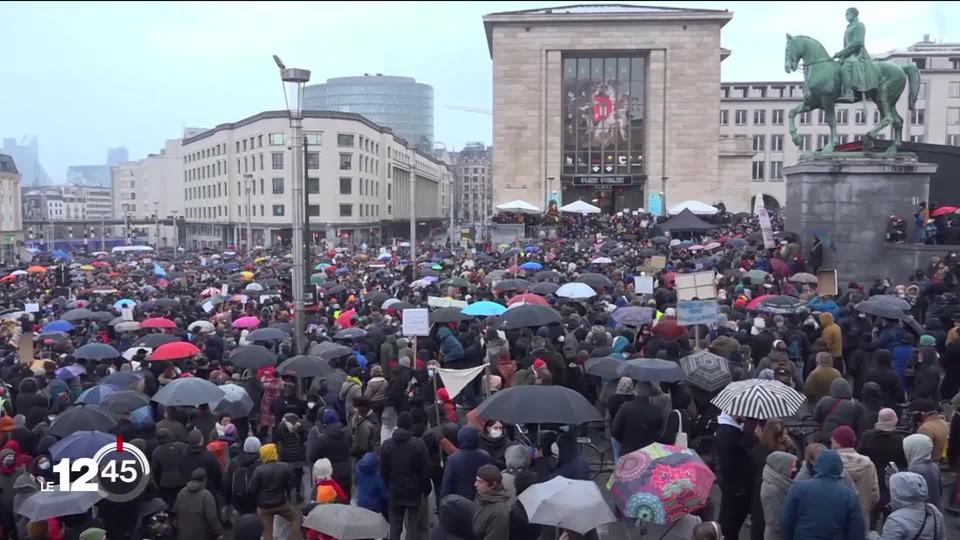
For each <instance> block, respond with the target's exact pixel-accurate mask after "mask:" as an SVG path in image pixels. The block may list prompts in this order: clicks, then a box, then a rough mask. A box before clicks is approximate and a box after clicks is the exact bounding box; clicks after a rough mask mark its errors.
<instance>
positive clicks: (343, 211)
mask: <svg viewBox="0 0 960 540" xmlns="http://www.w3.org/2000/svg"><path fill="white" fill-rule="evenodd" d="M340 217H353V205H352V204H341V205H340Z"/></svg>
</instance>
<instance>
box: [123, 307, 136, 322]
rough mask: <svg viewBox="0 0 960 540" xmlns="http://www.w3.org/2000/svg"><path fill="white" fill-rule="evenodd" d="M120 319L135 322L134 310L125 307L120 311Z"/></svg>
mask: <svg viewBox="0 0 960 540" xmlns="http://www.w3.org/2000/svg"><path fill="white" fill-rule="evenodd" d="M120 317H121V318H122V319H123V320H125V321H132V320H133V308H131V307H124V308H122V309H121V310H120Z"/></svg>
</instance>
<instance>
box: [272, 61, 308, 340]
mask: <svg viewBox="0 0 960 540" xmlns="http://www.w3.org/2000/svg"><path fill="white" fill-rule="evenodd" d="M273 61H274V62H276V64H277V67H278V68H280V80H281V81H283V97H284V100H285V101H286V104H287V112H288V113H289V114H290V128H291V130H292V131H293V160H292V161H293V163H292V167H291V171H292V175H293V205H292V206H293V216H292V217H293V231H292V234H291V243H292V244H293V246H292V247H293V250H292V251H293V276H292V281H293V313H294V328H295V333H294V338H295V339H296V352H297V354H301V353H303V352H304V348H305V345H306V340H305V339H304V338H305V336H304V330H305V328H306V314H305V312H304V308H303V300H304V294H305V292H306V291H305V287H304V281H305V279H306V277H305V276H306V274H307V270H306V268H304V260H305V257H304V239H303V231H304V227H303V222H304V217H305V216H306V214H307V208H306V205H305V204H304V198H303V193H304V185H303V184H304V180H303V173H305V172H306V168H304V171H302V172H301V171H300V168H301V167H303V165H304V163H303V162H304V157H303V155H302V152H303V146H302V144H303V141H302V140H301V139H302V137H303V135H302V132H303V86H304V84H306V83H307V82H308V81H309V80H310V70H307V69H297V68H288V67H287V66H285V65H284V63H283V62H282V61H281V60H280V58H279V57H277V55H273Z"/></svg>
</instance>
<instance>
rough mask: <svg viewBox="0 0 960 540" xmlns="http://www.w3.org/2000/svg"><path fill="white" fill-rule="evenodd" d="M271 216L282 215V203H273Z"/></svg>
mask: <svg viewBox="0 0 960 540" xmlns="http://www.w3.org/2000/svg"><path fill="white" fill-rule="evenodd" d="M273 216H274V217H283V205H282V204H275V205H273Z"/></svg>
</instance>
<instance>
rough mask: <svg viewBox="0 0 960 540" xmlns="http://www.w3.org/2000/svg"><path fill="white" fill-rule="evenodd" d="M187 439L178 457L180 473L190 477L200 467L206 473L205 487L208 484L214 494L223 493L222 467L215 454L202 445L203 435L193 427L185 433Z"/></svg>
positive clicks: (184, 476)
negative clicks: (183, 451) (185, 448)
mask: <svg viewBox="0 0 960 540" xmlns="http://www.w3.org/2000/svg"><path fill="white" fill-rule="evenodd" d="M187 441H188V444H187V451H186V453H185V454H184V455H182V456H181V457H180V474H181V475H182V476H183V478H190V475H191V473H192V472H193V471H194V470H195V469H197V468H202V469H203V470H204V471H206V473H207V474H206V477H205V480H206V483H205V484H204V485H205V487H206V486H209V488H210V491H211V492H212V493H214V494H217V495H219V494H221V493H223V469H221V468H220V462H219V461H217V458H216V456H214V455H213V454H212V453H210V451H209V450H207V449H206V447H204V445H203V435H201V434H200V431H198V430H196V429H195V430H193V431H191V432H190V434H189V435H187ZM218 498H219V497H218Z"/></svg>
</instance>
